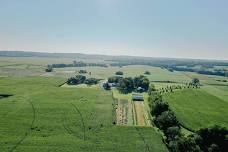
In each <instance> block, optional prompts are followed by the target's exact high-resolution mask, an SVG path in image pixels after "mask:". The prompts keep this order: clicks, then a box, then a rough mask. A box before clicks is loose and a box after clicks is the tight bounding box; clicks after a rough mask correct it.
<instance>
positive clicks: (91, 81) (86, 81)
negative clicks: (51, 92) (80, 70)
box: [66, 75, 100, 85]
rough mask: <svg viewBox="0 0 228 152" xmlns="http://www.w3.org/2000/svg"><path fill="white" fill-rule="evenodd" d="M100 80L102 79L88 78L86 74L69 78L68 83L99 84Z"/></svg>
mask: <svg viewBox="0 0 228 152" xmlns="http://www.w3.org/2000/svg"><path fill="white" fill-rule="evenodd" d="M99 81H100V79H96V78H86V76H84V75H76V76H74V77H71V78H69V79H68V80H67V81H66V83H67V84H68V85H78V84H88V85H93V84H97V83H98V82H99Z"/></svg>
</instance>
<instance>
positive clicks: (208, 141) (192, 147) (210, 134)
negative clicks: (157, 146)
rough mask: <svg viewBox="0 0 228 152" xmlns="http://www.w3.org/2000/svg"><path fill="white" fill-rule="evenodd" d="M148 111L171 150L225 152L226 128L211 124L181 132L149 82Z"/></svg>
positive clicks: (170, 112) (170, 111)
mask: <svg viewBox="0 0 228 152" xmlns="http://www.w3.org/2000/svg"><path fill="white" fill-rule="evenodd" d="M148 94H149V107H150V110H151V111H150V113H151V115H152V116H153V117H154V120H153V122H154V124H155V125H156V126H157V127H158V128H159V129H160V130H161V131H162V132H163V133H164V137H165V138H164V142H165V143H166V145H167V147H168V149H169V151H171V152H219V151H221V152H225V151H226V150H227V148H228V144H227V135H228V130H227V128H225V127H220V126H213V127H209V128H202V129H200V130H198V131H196V132H194V133H193V134H191V135H189V136H187V137H186V136H184V135H183V134H182V133H181V124H180V122H179V121H178V120H177V118H176V116H175V114H174V112H173V111H172V110H171V109H170V107H169V104H168V103H167V102H165V101H163V98H162V95H161V94H160V93H159V92H158V91H157V90H156V89H155V86H154V85H153V84H151V85H150V86H149V89H148Z"/></svg>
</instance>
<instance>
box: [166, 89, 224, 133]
mask: <svg viewBox="0 0 228 152" xmlns="http://www.w3.org/2000/svg"><path fill="white" fill-rule="evenodd" d="M164 99H165V101H168V103H169V105H170V106H171V109H172V110H173V111H174V112H175V114H176V116H177V118H178V120H179V121H180V122H181V123H182V124H183V125H184V126H186V127H187V128H190V129H192V130H197V129H199V128H202V127H208V126H211V125H216V124H217V125H221V126H225V127H228V119H227V117H228V104H227V102H225V101H224V100H222V99H220V98H218V97H216V96H214V95H212V94H209V93H207V92H205V91H203V90H201V89H184V90H179V91H175V92H174V93H167V94H165V95H164Z"/></svg>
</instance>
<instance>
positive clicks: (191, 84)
mask: <svg viewBox="0 0 228 152" xmlns="http://www.w3.org/2000/svg"><path fill="white" fill-rule="evenodd" d="M199 86H200V80H199V79H197V78H193V79H192V82H189V83H185V84H183V85H171V86H166V87H162V88H160V89H158V90H157V91H158V92H159V93H161V94H162V93H169V92H174V91H175V90H181V89H187V88H188V89H189V88H196V89H197V88H199Z"/></svg>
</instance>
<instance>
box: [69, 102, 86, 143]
mask: <svg viewBox="0 0 228 152" xmlns="http://www.w3.org/2000/svg"><path fill="white" fill-rule="evenodd" d="M71 105H72V106H73V107H74V111H75V112H77V113H78V114H79V116H80V119H81V123H82V127H83V139H84V141H85V132H86V128H85V122H84V119H83V117H82V113H81V112H80V110H79V108H78V107H77V106H76V105H74V104H73V103H71Z"/></svg>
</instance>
